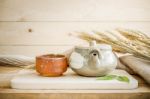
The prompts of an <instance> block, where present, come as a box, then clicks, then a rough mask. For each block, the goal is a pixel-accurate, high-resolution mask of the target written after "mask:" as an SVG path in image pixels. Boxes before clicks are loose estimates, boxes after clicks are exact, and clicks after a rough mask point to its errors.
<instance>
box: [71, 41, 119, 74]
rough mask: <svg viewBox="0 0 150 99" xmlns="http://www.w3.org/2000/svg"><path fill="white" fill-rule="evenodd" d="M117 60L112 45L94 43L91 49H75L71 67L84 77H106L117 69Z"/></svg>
mask: <svg viewBox="0 0 150 99" xmlns="http://www.w3.org/2000/svg"><path fill="white" fill-rule="evenodd" d="M117 60H118V59H117V57H116V55H115V54H114V53H113V52H112V48H111V46H110V45H107V44H96V42H95V41H92V42H90V46H89V47H75V49H74V51H73V53H72V54H71V56H70V58H69V65H70V67H71V69H72V70H73V71H75V72H76V73H77V74H79V75H82V76H104V75H106V74H108V73H109V72H111V71H112V70H114V69H115V68H116V66H117Z"/></svg>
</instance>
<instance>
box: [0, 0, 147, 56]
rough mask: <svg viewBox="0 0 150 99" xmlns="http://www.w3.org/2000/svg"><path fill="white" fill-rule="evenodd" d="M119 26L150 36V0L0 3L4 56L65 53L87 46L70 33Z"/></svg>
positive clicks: (9, 0)
mask: <svg viewBox="0 0 150 99" xmlns="http://www.w3.org/2000/svg"><path fill="white" fill-rule="evenodd" d="M116 27H123V28H131V29H138V30H141V31H143V32H145V33H147V34H150V0H0V54H22V55H27V56H36V55H40V54H45V53H62V52H63V51H65V50H67V49H70V48H72V47H73V46H74V45H78V44H87V43H86V42H85V41H82V40H79V39H77V38H76V37H72V36H70V35H69V34H70V33H75V32H80V31H87V32H90V31H92V30H104V29H109V30H111V29H114V28H116Z"/></svg>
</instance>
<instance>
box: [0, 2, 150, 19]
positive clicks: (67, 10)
mask: <svg viewBox="0 0 150 99" xmlns="http://www.w3.org/2000/svg"><path fill="white" fill-rule="evenodd" d="M0 21H150V0H44V1H43V0H0Z"/></svg>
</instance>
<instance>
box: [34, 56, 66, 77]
mask: <svg viewBox="0 0 150 99" xmlns="http://www.w3.org/2000/svg"><path fill="white" fill-rule="evenodd" d="M67 67H68V66H67V58H66V57H65V56H64V55H54V54H48V55H42V56H37V57H36V71H37V72H38V73H40V75H42V76H51V77H54V76H61V75H62V74H63V73H64V72H65V71H66V70H67Z"/></svg>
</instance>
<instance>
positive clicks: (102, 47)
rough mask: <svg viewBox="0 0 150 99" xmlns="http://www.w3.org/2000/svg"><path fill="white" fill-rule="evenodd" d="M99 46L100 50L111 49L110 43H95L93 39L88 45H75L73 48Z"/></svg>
mask: <svg viewBox="0 0 150 99" xmlns="http://www.w3.org/2000/svg"><path fill="white" fill-rule="evenodd" d="M92 47H93V48H97V47H98V48H99V49H102V50H112V47H111V45H108V44H96V41H95V40H93V41H90V43H89V47H83V46H76V47H75V48H78V49H90V48H92Z"/></svg>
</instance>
